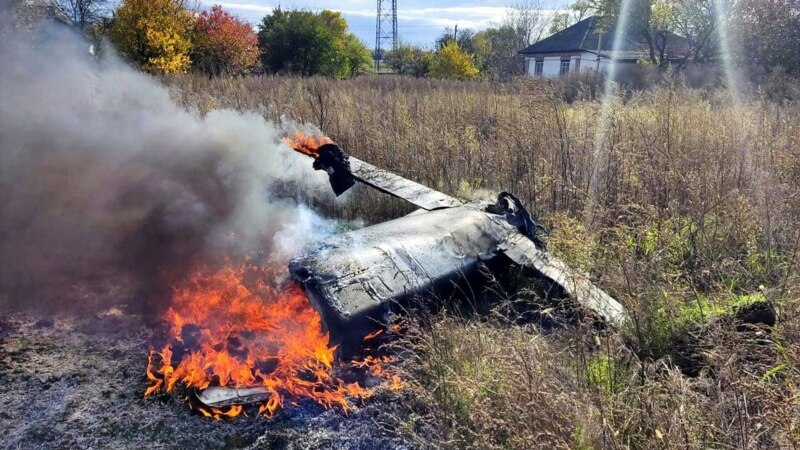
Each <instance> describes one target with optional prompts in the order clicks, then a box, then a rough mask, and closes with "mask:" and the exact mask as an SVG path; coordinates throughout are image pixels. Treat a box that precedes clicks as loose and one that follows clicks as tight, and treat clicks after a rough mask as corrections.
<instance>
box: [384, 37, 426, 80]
mask: <svg viewBox="0 0 800 450" xmlns="http://www.w3.org/2000/svg"><path fill="white" fill-rule="evenodd" d="M432 60H433V53H432V52H431V51H429V50H424V49H422V48H419V47H414V46H411V45H406V44H401V45H399V46H397V49H395V50H391V51H389V52H387V53H386V55H385V56H384V57H383V61H384V63H385V64H386V65H388V66H389V67H391V68H392V70H394V71H395V72H396V73H399V74H400V75H411V76H415V77H424V76H427V75H428V74H429V73H430V69H431V61H432Z"/></svg>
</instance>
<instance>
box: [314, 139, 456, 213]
mask: <svg viewBox="0 0 800 450" xmlns="http://www.w3.org/2000/svg"><path fill="white" fill-rule="evenodd" d="M317 151H318V153H319V156H318V157H317V158H316V159H315V160H314V169H316V170H324V171H325V172H326V173H327V174H328V179H329V180H330V183H331V188H333V192H334V194H336V195H337V196H338V195H341V194H342V193H343V192H345V191H346V190H348V189H350V188H351V187H352V186H353V184H354V183H355V181H360V182H362V183H364V184H366V185H369V186H372V187H374V188H375V189H378V190H379V191H381V192H385V193H387V194H390V195H394V196H395V197H399V198H402V199H403V200H406V201H408V202H410V203H413V204H414V205H416V206H419V207H420V208H422V209H426V210H433V209H439V208H450V207H453V206H459V205H461V204H463V202H462V201H461V200H459V199H457V198H453V197H450V196H449V195H446V194H443V193H441V192H438V191H434V190H433V189H431V188H429V187H427V186H423V185H421V184H419V183H415V182H413V181H411V180H407V179H405V178H403V177H401V176H399V175H395V174H393V173H391V172H387V171H385V170H383V169H379V168H377V167H375V166H373V165H372V164H369V163H366V162H364V161H361V160H360V159H358V158H354V157H352V156H349V155H348V154H347V153H345V152H344V151H343V150H342V149H341V148H339V146H338V145H336V144H325V145H323V146H321V147H320V148H319V149H318V150H317Z"/></svg>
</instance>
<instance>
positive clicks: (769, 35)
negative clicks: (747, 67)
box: [736, 0, 800, 76]
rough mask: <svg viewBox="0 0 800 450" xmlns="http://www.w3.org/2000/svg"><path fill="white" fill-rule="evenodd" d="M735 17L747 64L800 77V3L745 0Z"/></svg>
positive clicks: (776, 0)
mask: <svg viewBox="0 0 800 450" xmlns="http://www.w3.org/2000/svg"><path fill="white" fill-rule="evenodd" d="M736 17H737V18H738V23H737V25H738V28H739V31H740V33H741V35H742V36H745V37H746V38H745V39H743V40H742V52H743V57H744V58H745V60H746V61H748V62H749V63H751V64H755V65H758V66H761V67H764V68H765V69H767V70H773V69H777V68H781V69H783V70H784V71H786V72H787V73H790V74H794V75H798V76H800V1H798V0H743V1H742V2H741V3H740V4H739V10H738V14H736Z"/></svg>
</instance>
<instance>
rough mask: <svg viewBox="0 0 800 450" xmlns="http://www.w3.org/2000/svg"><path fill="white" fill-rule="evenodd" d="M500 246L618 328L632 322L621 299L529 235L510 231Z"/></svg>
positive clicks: (520, 263) (517, 261)
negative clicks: (614, 296) (554, 254)
mask: <svg viewBox="0 0 800 450" xmlns="http://www.w3.org/2000/svg"><path fill="white" fill-rule="evenodd" d="M499 248H500V249H501V250H502V251H503V252H504V253H505V255H506V256H508V257H509V259H511V260H512V261H514V262H515V263H517V264H519V265H521V266H523V267H528V268H531V269H533V270H535V271H536V272H537V273H539V274H540V275H541V276H543V277H544V278H546V279H548V280H550V281H552V282H553V283H556V284H558V285H559V286H561V288H562V289H564V292H566V293H567V294H569V296H570V297H572V299H573V300H574V301H576V302H577V303H578V304H579V305H580V307H581V308H583V309H584V310H586V311H590V312H592V313H594V314H595V315H597V316H599V317H600V318H602V319H603V320H605V321H606V322H608V323H610V324H612V325H614V326H616V327H618V328H624V327H625V326H627V325H629V324H630V318H629V317H628V313H627V312H626V311H625V308H624V307H623V306H622V305H621V304H620V303H619V302H618V301H616V300H615V299H614V298H613V297H611V296H610V295H608V294H607V293H605V292H604V291H603V290H602V289H600V288H598V287H597V286H595V285H594V284H592V282H591V281H589V278H588V277H587V276H586V275H584V274H580V273H577V272H575V271H573V270H571V269H570V268H569V267H567V265H566V264H565V263H564V262H563V261H562V260H560V259H558V258H556V257H555V256H553V255H552V254H551V253H549V252H547V251H544V250H542V249H540V248H538V247H537V246H536V245H534V243H533V242H532V241H531V240H530V239H528V238H527V237H525V236H523V235H521V234H511V235H509V236H508V237H507V239H506V240H505V241H504V242H503V243H502V244H500V246H499Z"/></svg>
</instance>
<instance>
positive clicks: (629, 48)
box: [519, 16, 688, 78]
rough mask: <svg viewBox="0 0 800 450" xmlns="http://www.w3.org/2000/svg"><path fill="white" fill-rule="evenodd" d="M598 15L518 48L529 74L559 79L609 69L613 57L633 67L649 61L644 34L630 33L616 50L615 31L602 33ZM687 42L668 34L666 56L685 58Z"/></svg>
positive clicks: (648, 51) (674, 58)
mask: <svg viewBox="0 0 800 450" xmlns="http://www.w3.org/2000/svg"><path fill="white" fill-rule="evenodd" d="M598 19H599V17H597V16H592V17H589V18H587V19H584V20H581V21H580V22H578V23H576V24H575V25H572V26H571V27H568V28H565V29H563V30H561V31H559V32H558V33H556V34H553V35H552V36H549V37H547V38H545V39H542V40H541V41H539V42H537V43H535V44H533V45H531V46H529V47H527V48H524V49H522V50H520V51H519V53H520V54H521V55H523V56H524V57H525V70H526V72H527V73H528V75H530V76H536V77H546V78H556V77H559V76H561V75H564V74H567V73H570V72H579V71H580V72H584V71H589V70H598V71H599V70H607V69H608V65H609V63H610V62H611V61H612V60H615V61H617V63H618V64H620V65H619V66H617V67H625V66H629V67H631V66H634V65H635V64H636V63H637V62H638V61H639V60H649V58H650V50H649V47H648V45H647V42H646V41H645V39H644V37H643V36H640V35H638V34H637V35H633V34H627V35H624V36H623V37H622V38H623V40H622V45H621V46H620V49H619V50H618V51H617V52H614V51H613V49H612V47H613V45H614V33H615V30H614V28H613V27H612V28H611V29H609V30H604V31H602V32H600V29H599V27H598V21H599V20H598ZM687 48H688V44H687V42H686V39H685V38H683V37H681V36H678V35H676V34H672V33H668V34H667V36H666V48H665V52H664V55H665V56H666V57H667V59H670V60H679V59H680V60H682V59H683V57H684V55H685V54H686V50H687Z"/></svg>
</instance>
